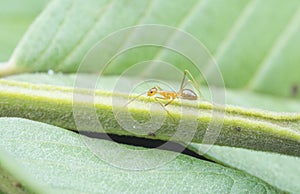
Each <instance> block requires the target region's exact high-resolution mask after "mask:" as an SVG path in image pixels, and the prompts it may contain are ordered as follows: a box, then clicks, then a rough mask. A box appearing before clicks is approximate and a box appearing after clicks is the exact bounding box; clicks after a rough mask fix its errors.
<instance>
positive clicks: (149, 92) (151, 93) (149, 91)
mask: <svg viewBox="0 0 300 194" xmlns="http://www.w3.org/2000/svg"><path fill="white" fill-rule="evenodd" d="M156 93H157V87H153V88H151V89H150V90H148V93H147V96H154V95H155V94H156Z"/></svg>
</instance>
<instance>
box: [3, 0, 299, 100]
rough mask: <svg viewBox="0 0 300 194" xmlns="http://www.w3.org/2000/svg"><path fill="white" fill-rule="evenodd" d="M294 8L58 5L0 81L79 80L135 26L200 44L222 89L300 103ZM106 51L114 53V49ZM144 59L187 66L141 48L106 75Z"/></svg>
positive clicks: (109, 0) (196, 1)
mask: <svg viewBox="0 0 300 194" xmlns="http://www.w3.org/2000/svg"><path fill="white" fill-rule="evenodd" d="M298 7H299V1H297V0H291V1H289V3H285V2H283V1H281V0H274V1H272V2H269V1H250V0H249V1H239V0H229V1H226V2H223V1H219V0H212V1H209V2H206V1H203V0H193V1H188V2H186V1H181V0H175V1H163V0H155V1H138V0H135V1H132V0H130V1H127V0H122V1H113V0H101V1H98V0H91V1H88V2H85V3H82V1H81V0H75V1H74V0H72V1H71V0H68V1H63V2H61V1H59V0H55V1H52V2H51V3H50V4H49V6H48V7H47V9H45V10H44V12H43V13H42V14H41V15H40V16H39V18H38V19H37V20H36V22H35V23H34V24H33V25H32V26H31V28H30V29H29V30H28V32H27V34H26V36H24V37H23V40H22V41H21V42H20V44H19V46H18V48H17V49H16V52H15V53H14V54H13V56H12V58H11V61H10V63H9V64H8V65H7V67H5V68H7V69H8V70H10V71H8V70H5V68H3V69H2V70H0V74H1V75H6V74H9V73H14V72H15V73H17V72H32V71H48V70H49V69H54V70H56V71H64V72H76V70H77V67H78V65H79V64H80V62H81V60H82V59H83V57H84V55H85V54H86V53H87V51H88V50H89V49H90V48H91V47H92V46H93V45H94V44H95V43H96V42H98V41H99V40H101V39H103V38H104V37H106V36H107V35H109V34H110V33H113V32H115V31H117V30H120V29H121V28H125V27H128V26H135V25H139V24H164V25H169V26H173V27H176V28H178V29H180V30H184V31H186V32H188V33H190V34H191V35H193V36H194V37H196V38H197V39H198V40H200V41H201V42H202V43H204V45H205V46H206V47H207V48H208V49H209V51H211V53H212V54H213V56H214V57H215V58H216V60H217V62H218V64H219V67H220V69H221V72H222V75H223V77H224V80H225V84H226V86H227V87H230V88H243V89H247V90H254V91H259V92H264V93H270V94H276V95H280V96H286V97H290V96H297V97H299V96H300V95H298V93H297V92H296V93H294V92H293V91H294V90H293V88H297V87H299V85H300V78H299V76H298V75H297V74H296V73H294V72H299V66H298V65H297V64H298V63H299V61H300V58H299V57H298V53H297V50H298V49H297V48H298V47H297V46H298V45H299V44H298V42H297V41H299V40H300V38H299V34H300V33H299V30H300V28H299V24H298V18H299V17H300V14H299V13H300V11H299V9H298ZM45 29H47V30H45ZM170 36H171V37H172V35H170ZM131 38H133V37H131ZM122 41H125V43H126V40H122ZM170 41H171V40H170ZM125 43H124V44H125ZM254 43H255V44H254ZM111 46H112V47H115V48H116V49H117V48H118V46H119V44H118V45H111ZM149 59H155V60H164V61H166V62H170V63H171V64H172V65H175V66H177V67H180V68H181V69H182V68H183V64H186V67H185V68H187V67H188V64H190V63H189V61H188V60H186V59H183V58H182V57H179V56H177V55H174V54H172V53H171V52H169V51H167V50H166V49H159V48H141V50H140V51H137V50H134V51H128V53H125V54H124V55H122V56H120V57H119V58H117V59H116V60H115V61H113V62H112V63H113V64H112V65H111V68H109V69H108V73H109V72H110V73H114V74H116V73H121V72H122V71H123V70H125V69H126V68H128V67H129V66H131V65H132V64H136V63H137V62H140V61H144V60H149ZM244 67H247V68H244ZM94 69H95V67H91V69H86V71H93V70H94ZM144 71H145V72H146V71H147V72H152V73H157V72H159V71H160V69H159V68H158V69H157V68H154V67H150V66H149V68H147V69H145V70H144ZM208 71H210V77H211V78H213V77H214V76H215V74H216V71H214V70H213V69H210V68H209V67H208ZM274 77H276V79H275V80H274Z"/></svg>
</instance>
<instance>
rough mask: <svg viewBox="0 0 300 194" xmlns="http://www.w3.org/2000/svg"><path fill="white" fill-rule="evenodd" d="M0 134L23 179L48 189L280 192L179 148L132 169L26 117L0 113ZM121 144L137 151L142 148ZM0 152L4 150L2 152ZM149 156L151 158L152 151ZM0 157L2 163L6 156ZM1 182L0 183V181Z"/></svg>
mask: <svg viewBox="0 0 300 194" xmlns="http://www.w3.org/2000/svg"><path fill="white" fill-rule="evenodd" d="M0 139H1V141H0V144H1V148H2V149H3V150H5V151H6V152H7V153H8V154H9V155H10V156H11V158H13V159H14V160H15V161H16V162H18V164H19V165H21V166H22V167H23V168H24V169H26V173H27V174H26V175H27V179H28V180H29V181H27V183H28V182H30V181H31V180H35V182H34V184H40V183H43V184H42V185H45V186H46V187H48V189H50V190H48V192H49V191H50V192H55V193H66V192H72V193H73V192H76V193H97V192H99V191H101V192H124V191H127V192H131V191H134V192H143V193H145V192H171V193H172V192H195V193H196V192H197V193H199V192H201V193H230V192H231V193H235V192H241V191H247V192H249V191H250V192H253V193H261V192H264V193H276V192H278V191H277V190H275V189H274V188H272V187H270V186H269V185H268V184H266V183H264V182H262V181H260V180H259V179H257V178H255V177H252V176H249V175H247V174H245V173H241V172H239V171H237V170H233V169H229V168H226V167H223V166H221V165H218V164H213V163H210V162H206V161H201V160H198V159H196V158H193V157H190V156H185V155H182V154H180V155H178V157H177V158H176V159H174V160H172V161H170V162H168V163H167V164H165V165H163V166H160V167H157V168H154V169H151V170H143V171H132V170H125V169H120V168H116V167H113V166H112V165H110V164H108V163H106V162H104V161H103V160H101V159H100V158H98V157H96V156H95V154H94V153H93V152H91V150H90V149H89V148H88V147H87V145H86V144H85V143H84V141H82V140H83V139H82V137H80V135H78V134H76V133H73V132H70V131H66V130H64V129H61V128H57V127H54V126H50V125H46V124H42V123H38V122H33V121H29V120H23V119H16V118H0ZM91 141H93V142H96V143H97V145H98V146H100V148H104V149H108V150H107V151H108V152H110V153H114V152H115V149H116V145H117V144H116V143H113V142H109V141H106V140H96V139H94V140H91ZM123 146H124V147H125V148H127V149H132V150H136V151H141V150H146V149H145V148H139V147H132V146H127V145H123ZM152 152H154V153H156V154H157V155H158V156H163V155H169V154H172V152H169V151H162V150H155V149H154V150H152ZM149 153H150V152H145V154H149ZM119 154H120V155H122V153H119ZM173 154H176V153H173ZM0 156H3V155H2V153H1V155H0ZM145 158H146V155H145ZM149 158H150V159H151V158H153V155H151V157H149ZM0 159H1V163H2V162H3V159H5V158H3V157H0ZM144 162H149V161H145V160H144V161H143V160H140V161H139V160H138V159H136V158H132V163H131V165H133V166H134V165H136V163H144ZM4 167H5V166H4ZM7 170H8V172H9V173H11V175H12V177H13V178H17V179H18V178H20V177H14V175H16V174H18V173H19V172H18V171H19V170H20V169H19V168H17V169H12V168H8V169H7ZM2 173H3V171H1V174H2ZM36 180H38V181H36ZM19 181H20V184H22V185H23V187H24V188H25V189H27V188H30V189H32V188H34V186H35V185H34V184H32V183H30V184H24V183H25V182H23V181H24V180H19ZM174 182H176V184H174ZM0 184H1V185H0V186H1V187H2V186H3V184H2V183H0ZM2 188H3V187H2ZM9 191H10V190H9ZM31 191H36V190H35V189H32V190H31ZM46 191H47V190H46Z"/></svg>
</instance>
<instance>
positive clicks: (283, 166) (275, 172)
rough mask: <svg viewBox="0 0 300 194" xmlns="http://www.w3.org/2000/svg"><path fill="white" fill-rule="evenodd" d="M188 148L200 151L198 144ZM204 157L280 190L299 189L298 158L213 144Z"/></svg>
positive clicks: (299, 170)
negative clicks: (245, 173)
mask: <svg viewBox="0 0 300 194" xmlns="http://www.w3.org/2000/svg"><path fill="white" fill-rule="evenodd" d="M190 148H191V149H192V150H194V151H196V152H197V153H202V152H201V149H200V146H199V145H198V144H191V145H190ZM204 155H205V157H207V158H210V159H211V160H214V161H216V162H218V163H221V164H223V165H226V166H229V167H233V168H236V169H239V170H242V171H244V172H247V173H249V174H251V175H253V176H255V177H258V178H260V179H262V180H264V181H266V182H267V183H269V184H270V185H273V186H274V187H277V188H280V189H281V190H284V191H287V192H290V193H298V192H299V191H300V185H299V182H300V168H299V164H300V158H299V157H292V156H286V155H280V154H274V153H266V152H258V151H253V150H247V149H241V148H230V147H222V146H213V147H212V148H211V149H210V150H209V151H208V152H207V153H205V154H204Z"/></svg>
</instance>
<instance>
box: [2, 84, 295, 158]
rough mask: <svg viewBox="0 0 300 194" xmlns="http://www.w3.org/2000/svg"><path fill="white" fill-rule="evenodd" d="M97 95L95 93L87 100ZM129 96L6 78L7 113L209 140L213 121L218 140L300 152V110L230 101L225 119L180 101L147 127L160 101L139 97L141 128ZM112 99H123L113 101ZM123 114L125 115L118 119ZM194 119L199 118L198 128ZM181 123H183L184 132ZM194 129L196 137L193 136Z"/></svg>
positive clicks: (70, 125) (94, 128)
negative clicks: (261, 107)
mask: <svg viewBox="0 0 300 194" xmlns="http://www.w3.org/2000/svg"><path fill="white" fill-rule="evenodd" d="M94 94H95V98H94V99H92V100H90V101H87V99H89V97H91V96H92V97H93V96H94ZM76 96H77V97H80V98H77V97H76ZM129 98H134V96H129ZM127 100H128V96H127V95H125V94H117V93H111V92H104V91H99V90H97V91H90V90H83V89H76V90H75V89H74V88H68V87H58V86H46V85H38V84H28V83H21V82H15V81H8V80H0V116H1V117H21V118H27V119H31V120H35V121H40V122H44V123H49V124H52V125H56V126H59V127H63V128H66V129H70V130H74V131H76V130H83V131H85V132H100V133H104V132H105V133H111V134H118V135H130V136H138V137H146V138H152V139H161V140H172V141H178V142H188V141H192V142H195V143H201V142H203V138H204V137H206V136H205V135H207V134H209V131H207V127H208V126H209V125H210V123H211V122H212V121H213V122H215V124H217V125H216V126H218V125H219V126H220V128H219V129H220V131H218V130H217V128H212V130H213V131H214V130H216V132H220V133H219V134H217V135H218V136H217V137H216V139H215V141H214V144H216V145H224V146H232V147H242V148H248V149H253V150H261V151H268V152H278V153H283V154H288V155H294V156H300V114H296V113H295V114H287V113H275V112H268V111H260V110H252V109H244V108H240V107H232V106H227V107H226V108H225V109H224V110H225V112H224V113H225V116H224V118H221V119H219V118H213V117H212V112H213V111H214V110H217V112H218V111H219V112H221V111H222V110H218V109H216V106H214V105H212V104H210V103H208V102H202V103H200V104H197V103H196V104H195V103H190V102H188V101H184V102H179V101H176V102H175V101H174V103H172V104H171V105H169V106H168V107H167V108H168V111H169V112H170V114H171V115H172V116H170V115H169V114H166V112H165V111H164V110H162V109H161V108H160V109H159V110H158V109H157V110H154V111H153V112H151V113H153V114H152V116H153V118H154V119H153V122H148V124H147V125H144V126H143V125H142V124H143V123H145V122H147V121H148V120H149V118H150V117H149V114H150V112H149V106H150V105H153V104H154V100H153V99H149V98H147V97H139V98H138V99H137V100H135V101H134V102H132V103H131V104H130V107H131V108H130V110H129V111H130V114H131V116H132V118H134V119H136V122H135V124H136V125H137V126H138V125H141V126H143V127H140V128H138V129H135V125H134V124H132V121H131V120H130V117H127V116H124V114H125V113H127V111H128V110H127V107H124V104H126V102H127ZM112 101H114V102H122V103H119V104H116V105H114V106H113V103H112ZM149 102H151V103H149ZM182 108H185V109H186V110H187V114H181V109H182ZM114 110H116V111H115V112H114ZM198 111H199V113H200V114H199V115H198V114H197V113H198ZM90 113H91V114H90ZM92 113H93V114H92ZM119 114H120V115H119ZM122 115H123V116H122ZM162 115H165V116H166V119H165V120H164V122H163V123H161V122H160V119H159V118H160V117H161V116H162ZM117 117H120V118H121V119H119V120H117V119H116V118H117ZM93 118H96V120H97V121H100V123H101V125H102V128H101V127H99V125H97V124H94V122H93ZM195 118H196V120H195ZM193 121H196V127H195V130H194V131H193V124H195V122H194V123H193ZM79 126H80V127H79ZM157 126H159V127H157ZM178 126H181V127H180V130H179V131H178V130H177V128H178ZM78 127H79V128H78ZM156 128H159V129H157V130H156ZM178 132H179V133H178ZM149 134H151V135H149ZM153 134H155V135H153ZM191 134H192V138H191V139H188V138H187V136H189V135H191ZM209 137H210V136H209Z"/></svg>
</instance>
